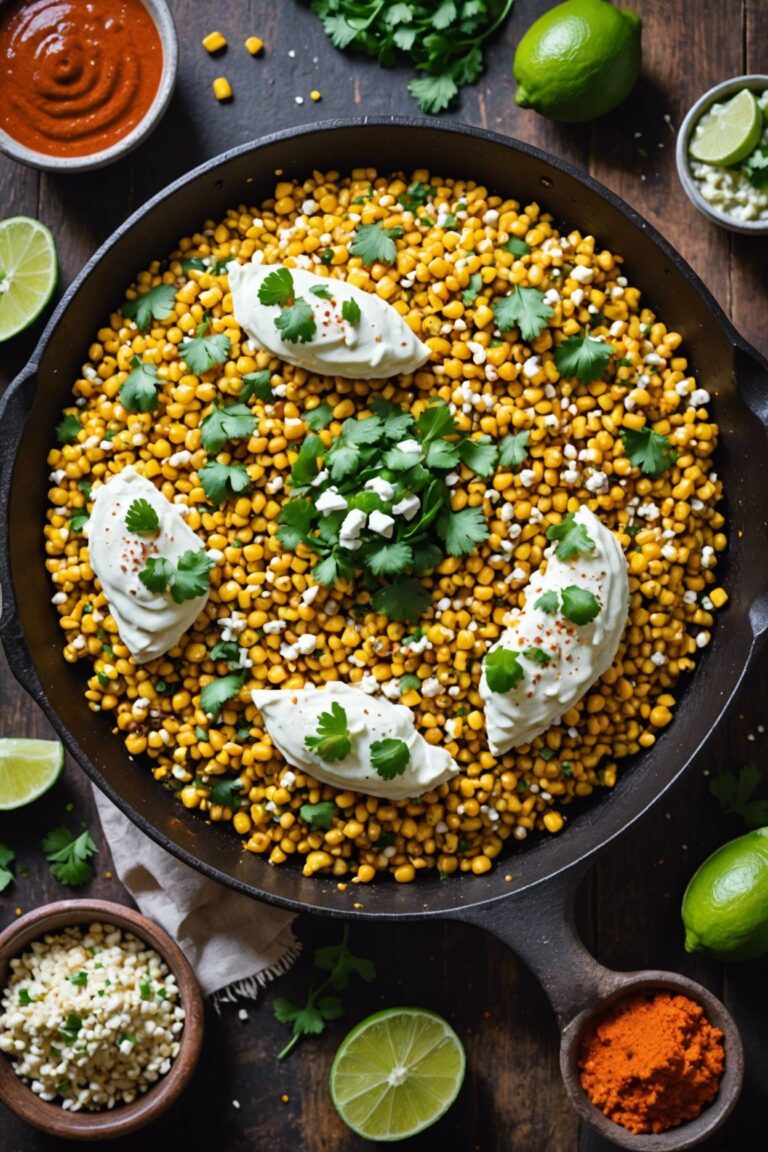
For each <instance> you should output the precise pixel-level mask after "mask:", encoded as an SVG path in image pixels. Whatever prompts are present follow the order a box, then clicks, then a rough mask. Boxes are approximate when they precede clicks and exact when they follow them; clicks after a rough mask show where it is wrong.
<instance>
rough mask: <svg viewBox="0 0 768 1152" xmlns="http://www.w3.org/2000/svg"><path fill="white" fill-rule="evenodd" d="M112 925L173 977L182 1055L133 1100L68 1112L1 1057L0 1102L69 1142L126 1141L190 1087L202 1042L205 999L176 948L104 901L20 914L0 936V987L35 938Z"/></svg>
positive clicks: (149, 925)
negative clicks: (74, 928) (151, 954)
mask: <svg viewBox="0 0 768 1152" xmlns="http://www.w3.org/2000/svg"><path fill="white" fill-rule="evenodd" d="M96 922H98V923H102V924H114V925H115V926H116V927H118V928H122V929H125V930H126V931H128V932H132V933H133V934H134V936H138V937H139V938H140V939H141V940H142V941H145V942H146V943H147V944H148V945H149V946H150V947H151V948H154V950H155V951H156V952H157V953H158V954H159V955H160V956H161V957H162V959H163V960H164V961H165V963H166V964H167V965H168V967H169V969H170V970H171V972H173V974H174V976H175V977H176V983H177V985H178V988H179V995H180V1002H181V1004H182V1005H183V1007H184V1011H185V1018H184V1028H183V1029H182V1031H181V1034H180V1048H179V1053H178V1055H177V1056H176V1058H175V1059H174V1061H173V1063H172V1064H171V1067H170V1069H169V1071H168V1072H167V1073H166V1074H165V1076H162V1077H161V1078H160V1079H159V1080H158V1081H157V1083H155V1084H154V1085H153V1086H152V1087H151V1088H149V1089H148V1090H147V1091H146V1092H144V1093H143V1094H142V1095H141V1096H138V1097H137V1098H136V1100H134V1101H133V1103H132V1104H120V1105H117V1106H116V1107H114V1108H112V1109H109V1110H106V1109H105V1110H104V1111H103V1112H70V1111H68V1110H65V1109H64V1108H62V1107H61V1105H60V1104H58V1103H55V1102H53V1101H47V1100H41V1099H40V1097H39V1096H38V1095H37V1094H36V1093H35V1092H33V1091H32V1089H31V1088H30V1087H29V1085H28V1084H26V1083H25V1082H24V1081H23V1080H22V1079H21V1078H20V1077H19V1076H17V1075H16V1073H15V1071H14V1070H13V1067H12V1065H11V1061H10V1059H9V1058H8V1057H7V1056H6V1055H5V1054H3V1053H0V1101H2V1103H3V1104H5V1105H6V1106H7V1107H8V1108H10V1109H11V1111H12V1112H15V1113H16V1115H17V1116H19V1117H20V1118H21V1119H22V1120H25V1121H26V1122H27V1123H28V1124H32V1125H33V1126H34V1127H35V1128H39V1129H41V1130H42V1131H43V1132H48V1133H49V1134H50V1135H52V1136H59V1137H61V1138H63V1139H66V1140H110V1139H113V1138H114V1137H116V1136H125V1135H128V1134H129V1133H131V1132H135V1131H136V1130H137V1129H139V1128H143V1127H144V1125H145V1124H149V1123H151V1121H153V1120H156V1119H157V1117H158V1116H160V1115H161V1113H163V1112H165V1110H166V1109H167V1108H170V1106H171V1104H173V1103H174V1102H175V1101H176V1099H177V1098H178V1096H179V1095H180V1093H181V1092H182V1091H183V1089H184V1087H185V1086H186V1084H187V1082H188V1081H189V1079H190V1077H191V1075H192V1073H193V1071H194V1069H195V1065H196V1064H197V1060H198V1057H199V1055H200V1049H201V1046H202V1041H203V1000H202V996H201V994H200V987H199V985H198V983H197V979H196V977H195V974H194V972H193V971H192V968H191V967H190V965H189V962H188V960H187V959H186V957H185V956H184V954H183V952H182V951H181V949H180V948H179V946H178V945H177V944H176V943H175V942H174V941H173V940H172V939H171V937H170V936H169V935H168V933H167V932H165V931H164V929H162V928H159V927H158V925H157V924H154V923H153V922H152V921H151V920H147V919H146V917H144V916H141V915H140V914H139V913H138V912H134V911H133V910H132V909H131V908H126V907H124V906H123V905H122V904H114V903H112V902H111V901H108V900H60V901H57V902H56V903H55V904H45V905H43V907H41V908H36V909H35V910H34V911H33V912H28V913H27V915H26V916H21V917H20V918H19V919H18V920H17V921H15V923H13V924H11V925H10V927H9V928H6V930H5V931H4V932H3V933H1V934H0V989H2V988H4V987H5V984H6V981H7V979H8V969H9V965H10V961H11V960H12V959H13V958H14V957H15V956H18V955H20V953H22V952H23V951H24V950H25V949H26V948H27V946H28V945H29V944H31V943H32V941H33V940H39V939H40V937H41V936H44V935H45V934H46V933H48V932H55V931H57V930H59V929H61V928H69V927H72V926H74V925H81V926H87V925H89V924H93V923H96Z"/></svg>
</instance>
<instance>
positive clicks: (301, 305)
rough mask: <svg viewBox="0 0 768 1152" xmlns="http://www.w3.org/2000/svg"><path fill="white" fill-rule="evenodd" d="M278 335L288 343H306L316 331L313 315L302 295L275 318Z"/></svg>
mask: <svg viewBox="0 0 768 1152" xmlns="http://www.w3.org/2000/svg"><path fill="white" fill-rule="evenodd" d="M275 328H277V330H278V332H279V333H280V336H281V338H282V339H283V340H285V341H286V343H288V344H308V343H309V341H310V340H311V339H312V337H313V336H314V335H315V332H316V331H317V324H316V322H315V315H314V313H313V311H312V309H311V307H310V306H309V304H308V303H307V302H306V300H305V299H304V298H303V297H302V296H297V297H296V299H295V301H294V302H293V304H292V305H291V306H290V308H284V309H283V311H282V312H281V313H280V315H279V316H278V317H277V318H276V320H275Z"/></svg>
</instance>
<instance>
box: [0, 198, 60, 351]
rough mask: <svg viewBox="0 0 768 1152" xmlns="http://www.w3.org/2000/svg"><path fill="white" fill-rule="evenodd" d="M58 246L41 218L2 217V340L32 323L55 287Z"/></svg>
mask: <svg viewBox="0 0 768 1152" xmlns="http://www.w3.org/2000/svg"><path fill="white" fill-rule="evenodd" d="M56 274H57V268H56V247H55V245H54V243H53V236H51V234H50V232H49V231H48V229H47V228H46V226H45V224H41V223H40V221H39V220H33V219H31V217H29V216H11V218H10V219H9V220H0V342H2V341H3V340H9V339H10V338H11V336H15V335H16V333H17V332H21V331H22V329H23V328H27V327H29V325H30V324H31V323H32V321H33V320H35V319H36V318H37V317H38V316H39V315H40V313H41V312H42V310H43V308H45V306H46V304H47V303H48V301H49V300H50V298H51V296H52V295H53V290H54V288H55V287H56Z"/></svg>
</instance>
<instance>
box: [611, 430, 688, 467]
mask: <svg viewBox="0 0 768 1152" xmlns="http://www.w3.org/2000/svg"><path fill="white" fill-rule="evenodd" d="M621 439H622V443H623V444H624V451H625V452H626V454H627V456H628V458H629V460H630V462H631V463H632V464H633V465H634V466H635V468H639V469H640V471H641V472H644V473H645V475H646V476H653V477H654V478H655V477H656V476H661V474H662V472H666V470H667V468H671V467H672V465H673V464H674V463H675V461H676V460H677V452H676V451H675V449H674V448H673V447H672V445H671V444H670V442H669V440H668V439H667V437H666V436H663V435H662V434H661V432H654V431H653V429H652V428H649V427H648V426H647V425H646V427H645V428H641V429H639V431H638V430H637V429H635V428H622V430H621Z"/></svg>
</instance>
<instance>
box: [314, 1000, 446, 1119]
mask: <svg viewBox="0 0 768 1152" xmlns="http://www.w3.org/2000/svg"><path fill="white" fill-rule="evenodd" d="M465 1064H466V1060H465V1057H464V1049H463V1048H462V1046H461V1041H460V1040H459V1038H458V1036H457V1035H456V1033H455V1032H454V1030H453V1029H452V1028H451V1027H450V1025H449V1024H447V1023H446V1022H445V1020H443V1019H442V1018H441V1017H440V1016H436V1015H435V1013H434V1012H427V1011H425V1010H424V1009H421V1008H387V1009H386V1010H385V1011H384V1012H376V1013H374V1015H373V1016H369V1017H368V1018H367V1019H366V1020H363V1021H362V1023H360V1024H358V1025H357V1027H356V1028H353V1029H352V1031H351V1032H350V1033H349V1034H348V1035H347V1036H346V1037H345V1038H344V1040H343V1041H342V1043H341V1046H340V1048H339V1050H338V1052H337V1053H336V1056H335V1057H334V1061H333V1066H332V1068H331V1080H330V1088H331V1099H332V1100H333V1103H334V1105H335V1107H336V1111H337V1112H338V1113H339V1115H340V1116H341V1118H342V1120H343V1121H344V1123H345V1124H347V1125H349V1127H350V1128H351V1129H352V1131H353V1132H357V1134H358V1135H359V1136H363V1137H365V1138H366V1139H367V1140H381V1141H389V1140H405V1139H406V1138H407V1137H408V1136H415V1135H416V1133H417V1132H421V1131H423V1130H424V1129H425V1128H428V1127H429V1125H430V1124H434V1122H435V1121H436V1120H438V1119H439V1118H440V1117H441V1116H442V1115H443V1114H444V1113H445V1112H447V1110H448V1109H449V1108H450V1106H451V1104H453V1102H454V1100H455V1099H456V1097H457V1096H458V1094H459V1089H460V1088H461V1084H462V1081H463V1079H464V1068H465Z"/></svg>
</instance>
